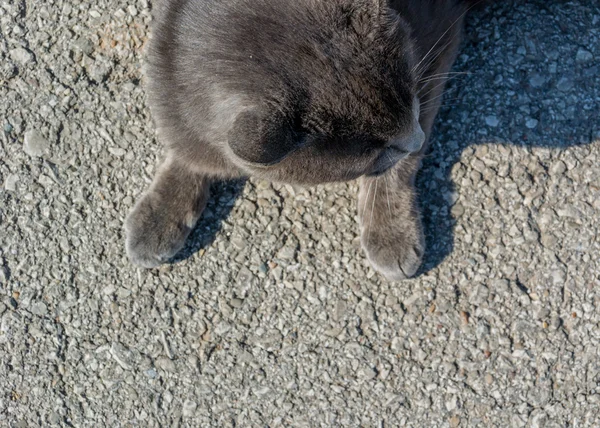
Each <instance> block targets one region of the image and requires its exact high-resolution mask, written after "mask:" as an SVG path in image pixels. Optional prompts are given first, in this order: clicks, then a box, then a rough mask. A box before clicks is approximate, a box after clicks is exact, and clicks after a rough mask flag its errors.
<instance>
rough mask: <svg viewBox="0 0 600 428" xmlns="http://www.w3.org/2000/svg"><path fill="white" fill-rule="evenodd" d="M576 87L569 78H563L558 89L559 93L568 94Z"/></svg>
mask: <svg viewBox="0 0 600 428" xmlns="http://www.w3.org/2000/svg"><path fill="white" fill-rule="evenodd" d="M573 86H574V82H573V80H572V79H571V78H569V77H561V78H560V80H559V81H558V83H557V84H556V88H557V89H558V90H559V91H563V92H567V91H569V90H571V89H572V88H573Z"/></svg>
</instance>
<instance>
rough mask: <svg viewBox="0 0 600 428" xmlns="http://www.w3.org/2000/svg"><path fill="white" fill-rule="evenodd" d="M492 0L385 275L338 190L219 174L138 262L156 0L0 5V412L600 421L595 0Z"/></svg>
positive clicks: (19, 421) (94, 421)
mask: <svg viewBox="0 0 600 428" xmlns="http://www.w3.org/2000/svg"><path fill="white" fill-rule="evenodd" d="M495 3H496V5H491V6H487V7H485V8H483V9H482V10H479V11H476V12H474V13H473V14H472V15H471V16H470V18H469V20H468V25H467V33H468V35H467V37H466V39H465V42H464V46H463V49H462V54H461V56H460V58H459V61H458V62H457V65H456V67H455V69H456V71H463V72H468V74H466V75H461V77H460V78H457V79H455V80H454V81H453V82H452V83H451V85H450V89H449V91H448V94H447V95H446V101H445V107H444V109H443V110H442V112H441V114H440V116H439V118H438V119H439V120H438V125H437V130H436V132H435V137H434V139H433V142H432V152H431V155H430V156H429V157H428V159H427V161H426V165H425V167H424V169H423V171H422V174H421V176H420V178H419V187H420V189H421V194H422V205H423V207H424V218H425V222H426V226H427V239H428V245H429V250H428V253H427V260H426V263H425V265H424V268H423V269H422V271H421V272H420V275H419V276H418V277H417V278H416V279H413V280H409V281H405V282H401V283H389V282H386V281H385V280H383V279H382V278H381V277H379V276H378V275H377V274H376V273H375V272H374V271H373V270H372V269H371V268H369V266H368V265H367V263H366V261H365V258H364V256H363V255H362V254H361V251H360V247H359V242H358V227H357V222H356V202H355V195H356V191H357V189H356V185H355V184H348V185H332V186H322V187H318V188H313V189H297V188H292V187H288V186H271V185H269V184H267V183H263V182H256V181H250V182H247V183H242V182H238V183H226V184H223V185H218V186H215V192H214V193H215V195H214V197H213V199H212V201H211V203H210V204H209V208H208V211H207V213H206V215H205V216H204V217H203V219H202V221H201V222H200V225H199V226H198V228H197V229H196V231H195V232H194V235H193V237H192V239H191V240H190V242H189V246H188V248H186V250H185V251H184V253H183V254H182V255H181V256H180V257H179V260H178V262H177V263H175V264H172V265H168V266H164V267H163V268H161V269H158V270H152V271H146V270H140V269H136V268H134V267H133V266H131V265H130V264H129V263H128V260H127V258H126V256H125V253H124V250H123V232H122V224H123V220H124V218H125V216H126V215H127V213H128V211H129V210H130V208H131V207H132V204H133V203H134V201H135V199H136V198H137V197H139V195H140V193H141V192H142V191H143V190H144V189H145V188H146V187H147V185H148V182H149V180H150V177H151V176H152V173H153V171H154V169H155V166H156V164H157V162H158V159H159V157H160V153H161V149H160V148H159V146H158V145H157V144H156V141H155V139H154V133H153V126H152V121H151V118H150V116H149V113H148V109H147V107H146V105H145V97H144V82H143V79H142V77H141V73H140V69H141V65H142V60H143V58H142V57H143V56H142V47H143V45H144V41H145V40H146V37H147V32H148V23H149V21H150V5H149V3H148V1H147V0H137V1H125V0H98V1H94V2H88V1H81V0H68V1H67V0H53V1H37V2H34V1H25V0H0V426H8V427H37V426H39V427H42V426H43V427H46V426H72V427H104V426H106V427H129V426H144V427H159V426H161V427H177V426H190V427H200V426H201V427H209V426H211V427H213V426H214V427H234V426H235V427H266V426H268V427H278V426H294V427H317V426H327V427H333V426H335V427H337V426H347V427H357V426H364V427H397V426H413V427H447V426H450V427H458V426H460V427H462V426H464V427H475V426H480V427H496V426H499V427H593V426H600V365H599V352H600V351H599V349H600V307H599V306H600V239H599V229H600V215H599V214H600V77H599V76H600V2H598V1H597V0H573V1H563V0H550V1H546V0H531V1H528V2H521V1H498V2H495Z"/></svg>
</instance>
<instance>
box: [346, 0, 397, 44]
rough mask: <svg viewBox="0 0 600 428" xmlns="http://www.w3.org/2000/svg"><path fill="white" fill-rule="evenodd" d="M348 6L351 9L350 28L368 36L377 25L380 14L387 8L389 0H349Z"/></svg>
mask: <svg viewBox="0 0 600 428" xmlns="http://www.w3.org/2000/svg"><path fill="white" fill-rule="evenodd" d="M348 6H349V8H350V10H351V11H352V12H351V13H352V17H351V19H350V23H351V25H352V28H353V29H354V31H356V33H358V34H362V35H365V36H368V35H370V34H371V33H372V32H373V29H374V28H376V27H377V26H378V24H379V21H380V18H381V16H382V14H383V13H384V11H386V10H387V9H388V6H389V0H351V1H350V3H349V4H348Z"/></svg>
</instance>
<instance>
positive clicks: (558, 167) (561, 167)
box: [550, 160, 567, 175]
mask: <svg viewBox="0 0 600 428" xmlns="http://www.w3.org/2000/svg"><path fill="white" fill-rule="evenodd" d="M566 170H567V165H566V164H565V163H564V162H563V161H560V160H559V161H557V162H555V163H554V164H553V165H552V166H551V167H550V172H551V173H552V175H562V174H564V173H565V171H566Z"/></svg>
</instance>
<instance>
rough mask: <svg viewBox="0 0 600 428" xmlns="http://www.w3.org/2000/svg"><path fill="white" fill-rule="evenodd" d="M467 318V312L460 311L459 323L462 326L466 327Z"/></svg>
mask: <svg viewBox="0 0 600 428" xmlns="http://www.w3.org/2000/svg"><path fill="white" fill-rule="evenodd" d="M469 318H470V317H469V313H468V312H465V311H461V312H460V323H461V324H462V325H463V326H466V325H468V324H469Z"/></svg>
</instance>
